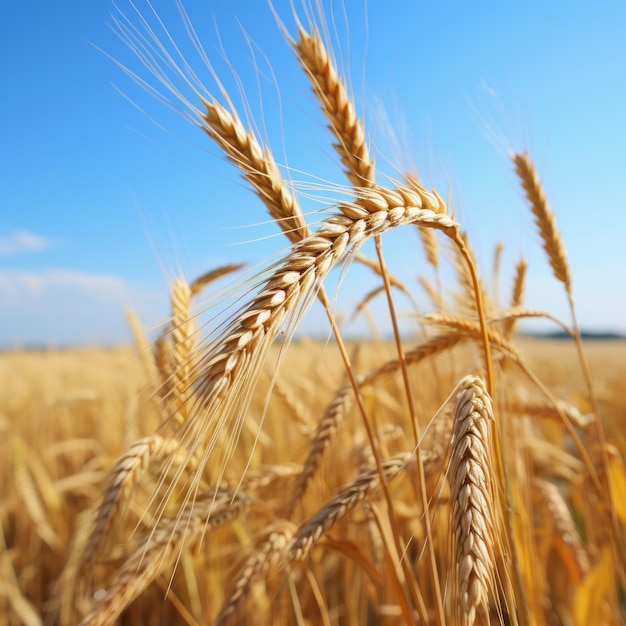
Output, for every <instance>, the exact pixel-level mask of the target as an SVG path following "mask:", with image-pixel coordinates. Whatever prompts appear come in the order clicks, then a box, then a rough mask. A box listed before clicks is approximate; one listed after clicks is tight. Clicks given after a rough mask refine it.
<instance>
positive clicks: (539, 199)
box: [511, 152, 572, 294]
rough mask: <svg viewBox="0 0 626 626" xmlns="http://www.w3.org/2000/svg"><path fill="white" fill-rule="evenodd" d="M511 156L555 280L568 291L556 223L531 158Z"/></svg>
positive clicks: (568, 279) (569, 283) (568, 280)
mask: <svg viewBox="0 0 626 626" xmlns="http://www.w3.org/2000/svg"><path fill="white" fill-rule="evenodd" d="M511 158H512V159H513V163H514V164H515V171H516V172H517V175H518V177H519V179H520V182H521V183H522V187H523V188H524V191H525V192H526V197H527V198H528V202H529V203H530V209H531V211H532V212H533V215H534V216H535V223H536V224H537V227H538V228H539V233H540V234H541V239H542V240H543V249H544V250H545V251H546V254H547V255H548V259H549V260H550V265H551V266H552V270H553V271H554V275H555V277H556V278H557V280H560V281H561V282H562V283H563V284H564V285H565V289H566V291H567V293H568V294H571V291H572V277H571V275H570V271H569V265H568V263H567V255H566V254H565V246H564V245H563V241H562V240H561V234H560V233H559V230H558V228H557V225H556V217H555V216H554V213H553V212H552V209H551V208H550V206H549V205H548V201H547V200H546V196H545V194H544V191H543V187H542V186H541V181H540V180H539V176H538V175H537V172H536V171H535V166H534V164H533V162H532V159H531V158H530V156H529V155H528V153H527V152H523V153H522V154H512V155H511Z"/></svg>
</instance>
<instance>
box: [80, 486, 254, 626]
mask: <svg viewBox="0 0 626 626" xmlns="http://www.w3.org/2000/svg"><path fill="white" fill-rule="evenodd" d="M249 503H250V498H249V497H248V496H247V495H246V494H244V493H243V492H241V491H240V492H239V493H237V494H235V493H234V492H233V491H231V490H230V489H225V488H220V489H217V490H209V491H207V492H206V493H204V494H200V495H198V496H197V497H196V499H195V502H193V503H191V504H190V505H188V506H187V507H186V508H185V509H184V510H183V511H182V512H180V513H179V515H178V516H177V517H176V518H175V519H169V518H166V517H161V518H160V519H159V521H158V522H157V524H156V527H155V528H153V529H150V530H149V531H148V532H147V534H146V535H145V536H144V537H143V538H142V539H141V540H140V541H139V542H138V545H137V546H136V547H135V549H134V550H133V552H132V554H131V555H130V556H129V557H128V559H126V561H125V562H124V564H123V565H122V566H121V567H120V568H119V569H118V570H117V572H116V574H115V577H114V579H113V581H112V582H111V584H110V585H109V586H108V588H107V589H106V591H105V592H104V594H103V595H102V597H101V598H99V599H98V601H97V602H96V605H95V607H94V608H93V609H92V611H91V612H90V613H89V615H87V616H86V617H85V618H84V619H83V621H82V622H81V623H80V626H88V625H89V626H105V625H107V624H112V623H113V622H114V621H115V620H116V619H117V617H118V616H119V615H120V613H121V612H122V611H123V610H124V608H125V607H126V606H128V604H129V603H130V602H132V600H134V599H135V598H136V597H137V596H138V595H139V594H140V593H141V592H142V591H143V590H144V589H145V588H146V587H147V585H148V584H149V583H150V582H152V581H153V580H154V579H155V578H156V577H157V576H158V575H159V574H160V573H161V572H163V571H164V570H166V569H167V568H168V567H170V566H171V565H173V564H174V563H175V562H176V559H177V558H178V556H179V554H180V552H181V550H183V549H184V548H188V549H189V548H193V546H194V545H197V544H198V543H199V542H200V541H201V540H202V539H203V537H204V536H205V534H206V532H207V529H214V528H217V527H218V526H221V525H223V524H224V523H226V522H227V521H229V520H230V519H232V518H234V517H236V516H238V515H239V514H240V513H241V511H242V510H243V509H244V508H245V507H246V506H247V505H248V504H249Z"/></svg>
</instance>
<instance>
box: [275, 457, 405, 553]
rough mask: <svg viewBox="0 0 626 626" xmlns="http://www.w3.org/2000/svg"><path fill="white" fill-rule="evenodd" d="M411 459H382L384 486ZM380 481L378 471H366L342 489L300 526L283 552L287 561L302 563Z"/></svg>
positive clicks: (375, 469)
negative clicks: (312, 549) (314, 547)
mask: <svg viewBox="0 0 626 626" xmlns="http://www.w3.org/2000/svg"><path fill="white" fill-rule="evenodd" d="M414 459H415V457H414V455H413V454H412V453H408V454H406V453H405V454H400V455H397V456H395V457H392V458H389V459H384V460H383V461H382V463H381V464H382V468H383V475H384V477H385V480H386V482H389V481H390V480H392V479H393V478H395V477H396V476H397V475H398V474H399V473H400V472H401V471H402V469H403V468H404V467H405V466H406V465H407V464H409V463H411V462H412V461H414ZM380 481H381V475H380V473H379V472H378V469H377V468H369V469H366V470H365V471H363V472H362V473H361V474H360V475H359V476H357V478H355V479H354V480H353V481H352V482H350V483H348V484H347V485H346V486H345V487H343V488H342V489H341V490H340V491H339V493H338V494H337V495H336V496H334V497H333V498H331V499H330V500H329V501H328V502H327V503H326V504H325V505H324V506H323V507H322V508H321V509H319V510H318V511H317V513H315V514H314V515H312V516H311V517H309V518H308V519H307V520H305V521H304V522H303V523H302V524H301V525H300V527H299V528H298V531H297V533H296V534H295V536H294V538H293V541H292V542H291V544H290V546H289V549H288V551H287V561H288V562H291V563H294V562H297V561H302V560H303V559H305V558H306V557H307V555H308V554H309V552H310V551H311V548H312V547H313V546H314V545H315V544H316V543H317V542H318V541H319V540H320V538H321V537H322V535H324V533H326V532H328V531H329V530H330V529H331V528H332V527H333V526H335V524H337V523H338V522H339V521H341V520H342V519H343V518H344V517H345V516H346V515H347V514H348V513H349V512H350V511H351V510H352V509H353V508H354V507H355V506H356V505H357V504H358V503H359V502H362V501H363V500H365V498H367V497H369V496H370V495H371V493H372V492H373V491H374V490H375V489H376V488H377V487H378V486H379V485H380Z"/></svg>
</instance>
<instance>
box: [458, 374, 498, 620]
mask: <svg viewBox="0 0 626 626" xmlns="http://www.w3.org/2000/svg"><path fill="white" fill-rule="evenodd" d="M457 389H458V391H457V393H456V407H455V416H454V426H453V432H452V450H451V453H450V471H449V475H448V481H449V483H450V502H451V515H452V528H453V545H454V554H455V563H456V588H457V589H458V601H459V605H458V606H459V609H460V616H461V623H462V624H464V625H467V626H471V625H472V624H474V623H475V621H476V617H477V612H478V611H483V612H484V613H485V614H486V615H488V608H489V607H488V594H489V590H490V589H492V588H493V581H494V575H495V559H494V540H495V534H496V525H495V519H494V511H495V510H496V502H495V500H494V496H495V494H494V487H493V481H492V468H491V456H492V455H491V451H490V430H491V422H492V421H493V419H494V418H493V408H492V404H491V398H490V397H489V395H488V393H487V390H486V388H485V384H484V383H483V381H482V379H481V378H478V377H476V376H467V377H465V378H464V379H463V380H462V381H461V382H460V383H459V385H458V388H457Z"/></svg>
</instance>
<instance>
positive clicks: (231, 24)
mask: <svg viewBox="0 0 626 626" xmlns="http://www.w3.org/2000/svg"><path fill="white" fill-rule="evenodd" d="M274 4H275V7H276V9H277V11H278V12H279V13H280V14H281V15H282V16H284V19H285V21H286V23H287V25H288V26H291V25H292V21H291V18H290V9H289V3H288V2H286V1H284V0H281V1H278V0H277V1H276V2H275V3H274ZM345 4H346V12H347V13H348V14H349V21H350V25H349V37H346V33H347V32H348V29H347V28H346V22H345V17H344V13H343V8H342V7H341V3H339V2H334V3H333V5H334V14H335V17H336V20H335V23H336V35H337V37H338V38H339V39H340V40H341V42H342V53H341V56H340V57H339V60H340V63H341V64H342V65H343V66H344V67H346V68H348V67H349V68H350V82H351V85H352V88H353V91H354V93H355V97H356V101H357V108H358V110H359V111H361V112H363V113H364V117H365V120H366V127H367V132H368V134H369V136H370V137H371V140H372V150H373V151H374V152H375V153H376V158H377V164H378V165H379V166H380V171H381V173H383V174H384V173H387V174H393V173H394V167H396V166H397V167H402V166H403V165H404V164H414V165H415V166H417V168H418V169H419V171H420V174H421V175H422V177H423V179H424V180H425V181H426V182H427V183H428V184H432V185H435V186H436V187H437V188H438V189H439V190H440V191H441V192H442V193H444V194H447V192H448V184H450V185H451V189H452V195H453V199H454V205H455V209H456V213H457V217H458V218H459V220H460V221H461V223H462V224H463V226H464V228H465V229H466V230H467V231H468V232H469V234H470V237H471V241H472V245H473V248H474V250H475V251H476V253H477V256H478V257H479V262H480V265H481V268H482V270H483V273H484V274H486V275H487V276H489V275H490V272H491V259H492V255H493V249H494V246H495V244H496V243H497V242H499V241H500V242H503V243H504V245H505V251H504V256H503V266H502V280H501V282H502V284H501V289H500V291H501V293H502V295H503V296H507V295H508V289H509V284H510V276H511V274H512V268H513V266H514V264H515V262H516V261H517V259H518V257H519V255H520V254H522V253H523V254H524V256H525V258H526V259H527V260H528V262H529V264H530V272H529V277H528V295H527V304H528V306H533V307H537V308H543V309H547V310H549V311H551V312H553V313H555V314H556V315H558V316H560V317H562V318H563V319H564V320H566V321H569V315H568V313H567V308H566V304H565V298H564V296H563V294H562V290H561V288H560V285H559V284H558V283H557V282H556V281H555V280H554V278H553V277H552V274H551V272H550V270H549V266H548V264H547V262H546V260H545V258H544V256H543V252H542V250H541V246H540V243H539V241H538V236H537V234H536V232H535V228H534V225H533V223H532V219H531V216H530V214H529V212H528V211H527V209H526V207H525V205H524V203H523V200H522V195H521V192H520V189H519V185H518V183H517V181H516V179H515V177H514V175H513V172H512V168H511V166H510V163H509V162H508V160H507V158H506V149H507V148H515V149H524V148H528V149H529V150H530V152H531V154H532V155H533V157H534V159H535V162H536V164H537V166H538V169H539V171H540V173H541V176H542V179H543V181H544V185H545V188H546V191H547V193H548V197H549V199H550V203H551V205H552V207H553V208H554V210H555V212H556V213H557V215H558V221H559V226H560V228H561V231H562V234H563V238H564V241H565V244H566V247H567V249H568V254H569V258H570V262H571V266H572V270H573V276H574V293H575V297H576V301H577V306H578V314H579V318H580V322H581V325H582V326H583V327H585V328H590V329H614V330H619V331H626V321H625V319H626V318H625V316H624V310H626V289H625V285H626V252H625V246H624V239H625V236H626V210H625V208H626V207H625V201H624V197H623V194H622V184H623V181H624V179H625V178H624V177H625V172H626V150H625V146H626V115H625V113H624V112H625V111H626V71H625V68H626V38H625V37H624V33H625V32H626V4H624V3H621V2H597V3H589V2H540V1H534V0H533V1H531V2H526V3H509V2H495V1H490V2H471V3H469V2H421V1H419V0H418V1H415V0H413V1H409V0H406V1H396V2H382V1H374V0H371V1H370V2H369V3H368V4H366V3H365V2H362V1H361V0H357V1H355V2H351V1H349V0H346V2H345ZM154 5H155V7H156V9H157V10H158V12H159V14H160V16H161V17H162V19H163V21H164V22H165V23H166V24H167V26H168V28H169V29H170V31H171V32H172V34H173V36H174V38H175V39H176V41H177V42H179V43H180V45H181V46H182V47H183V48H184V49H185V54H186V56H187V58H188V60H189V61H190V63H191V65H192V66H193V67H194V68H195V69H196V70H197V71H198V72H199V73H201V75H202V79H203V81H204V82H205V85H206V87H207V89H208V90H209V91H211V92H213V93H215V94H217V95H219V92H218V91H217V88H216V85H215V82H213V81H212V79H211V77H210V75H209V73H208V72H207V71H206V69H205V68H203V66H202V62H201V61H200V59H199V58H198V57H197V55H195V54H194V53H193V50H191V49H190V47H189V45H188V42H187V38H186V35H185V32H184V29H183V27H182V26H181V20H180V17H179V15H178V11H177V9H176V6H175V2H173V1H170V0H167V1H164V0H158V1H156V0H155V2H154ZM185 5H186V7H187V10H188V12H189V14H190V16H191V19H192V20H193V23H194V25H195V26H196V28H197V30H198V32H199V34H200V36H201V37H202V41H203V44H204V47H205V49H206V51H207V54H208V55H209V57H210V59H211V61H212V63H213V64H214V67H215V70H216V71H217V73H218V74H219V75H220V77H222V78H223V80H224V82H225V84H226V85H227V87H228V88H229V91H231V93H232V94H233V99H234V100H235V103H236V104H237V106H241V99H239V98H238V97H237V96H238V87H237V81H236V80H235V79H234V78H233V71H232V70H233V69H234V70H235V71H236V73H237V75H238V77H239V79H240V81H241V84H243V85H244V87H245V90H246V95H247V104H248V106H249V108H250V109H251V110H252V113H253V115H254V120H255V123H256V125H257V128H258V131H259V134H260V135H261V136H262V137H263V138H264V139H266V140H267V141H268V142H269V143H270V144H271V146H272V149H273V151H274V153H275V156H276V160H277V161H278V162H280V163H283V164H284V163H286V164H288V166H289V167H290V168H291V170H290V171H291V177H292V178H293V179H294V181H296V182H307V181H308V182H311V181H313V180H316V179H318V178H319V179H322V180H324V181H328V182H330V183H339V184H343V183H344V182H345V180H344V178H343V177H342V174H341V172H340V170H339V168H338V167H337V165H336V159H335V157H334V155H333V153H332V150H331V149H330V138H329V134H328V132H327V131H326V130H325V129H324V122H323V119H322V118H321V116H320V115H319V113H318V111H317V107H316V104H315V102H314V101H313V99H312V97H311V95H310V91H309V88H308V85H307V83H306V80H305V79H304V78H303V76H302V74H301V72H300V70H299V67H298V65H297V63H296V62H295V60H294V58H293V55H291V53H290V51H289V48H288V45H287V44H286V42H285V41H284V38H283V36H282V35H281V33H280V32H279V29H278V28H277V26H276V23H275V20H274V17H273V16H272V13H271V11H270V9H269V8H268V5H267V4H266V3H265V2H263V1H262V0H259V1H258V2H257V1H252V0H248V1H247V2H244V1H242V0H238V1H237V0H236V1H231V2H225V1H223V0H220V1H211V0H202V1H200V0H187V1H186V2H185ZM119 6H120V8H121V9H122V10H123V11H124V12H125V13H127V14H128V15H129V16H131V15H132V14H133V11H132V8H130V4H129V2H128V0H119ZM140 6H145V5H140ZM111 11H114V8H113V5H112V3H111V2H109V0H89V1H88V2H87V1H85V2H80V1H78V0H75V1H71V2H70V1H68V0H56V1H55V2H50V1H49V0H28V1H24V2H18V1H17V0H6V1H5V2H3V3H2V4H1V5H0V64H1V65H0V71H1V84H2V94H3V96H2V100H1V102H2V104H1V105H0V106H1V109H2V115H1V116H0V133H1V135H0V345H1V346H6V345H15V344H32V343H37V344H42V343H58V344H63V343H68V342H70V343H81V342H111V341H123V340H126V339H127V338H128V332H127V330H126V327H125V322H124V318H123V311H124V308H125V307H132V308H133V309H135V311H136V312H137V313H138V314H139V316H140V318H141V319H142V321H143V322H144V323H145V324H146V325H150V324H153V323H156V322H158V321H159V320H162V319H163V318H165V317H166V316H167V284H168V280H169V279H170V278H171V277H172V276H174V275H176V274H177V273H178V272H179V271H182V272H184V273H185V275H186V276H187V277H188V278H189V279H193V278H194V277H195V276H197V275H198V274H201V273H203V272H204V271H206V270H208V269H211V268H213V267H216V266H218V265H221V264H223V263H226V262H232V261H246V262H248V263H250V264H252V265H254V264H256V263H259V262H261V261H263V260H264V259H266V258H267V257H268V256H269V255H272V254H274V253H276V252H278V251H279V250H281V249H283V247H284V246H285V243H286V240H285V239H284V238H282V237H281V236H279V235H277V234H276V233H277V229H276V228H275V227H274V226H273V225H270V224H266V223H264V222H265V221H266V214H265V211H264V208H263V207H262V206H261V204H260V203H259V201H258V200H257V199H256V197H255V196H254V194H253V193H251V192H250V191H249V190H248V189H247V188H246V186H245V184H243V183H242V182H241V180H240V179H239V176H238V173H237V171H236V170H235V169H234V168H233V167H232V166H230V165H229V164H227V163H225V162H224V161H223V159H222V158H221V156H220V153H219V151H218V149H217V148H216V147H215V146H213V145H211V144H210V142H209V141H208V140H207V139H206V138H205V137H204V136H203V134H202V133H201V132H200V131H199V130H197V129H196V128H194V127H192V126H191V125H190V124H189V123H188V122H186V121H185V120H184V119H182V117H181V116H180V115H179V114H178V113H176V112H175V111H172V110H170V109H168V108H167V107H165V106H163V105H162V104H160V103H159V102H158V101H157V100H155V99H154V98H153V97H152V96H150V95H149V94H147V93H145V92H144V91H143V90H141V89H139V88H138V87H137V85H136V84H135V83H133V82H132V81H131V80H130V79H129V78H128V77H127V76H126V75H125V74H124V73H123V72H122V70H121V69H120V68H119V67H118V66H117V65H116V64H115V63H114V62H112V61H111V59H110V58H107V56H106V55H105V54H103V53H102V52H101V51H99V50H98V49H96V48H95V47H94V46H93V45H92V44H95V46H98V47H99V48H101V49H103V50H104V51H106V52H107V53H108V54H109V55H110V56H111V57H113V58H115V59H117V60H118V61H119V62H120V63H123V64H127V65H129V66H130V67H131V68H132V69H133V70H135V71H137V72H138V74H139V75H140V76H141V77H142V78H144V79H149V78H150V74H149V72H148V71H147V70H145V69H144V68H142V67H141V65H140V64H138V62H137V61H136V59H135V58H134V57H133V55H132V54H131V52H130V51H129V50H128V49H127V48H126V47H125V45H124V44H123V43H122V42H121V41H120V40H119V39H118V38H117V37H116V36H115V34H114V33H113V32H112V30H111V29H110V28H109V26H108V25H107V24H111V22H112V20H111V17H110V12H111ZM329 14H330V12H329ZM366 16H367V19H366ZM132 19H133V20H135V21H136V20H137V17H136V16H135V17H133V18H132ZM250 42H252V43H250ZM223 51H225V55H226V57H227V59H228V61H226V60H225V57H224V53H223ZM276 83H277V84H278V85H279V88H277V87H276ZM114 85H115V86H117V87H118V88H119V90H121V91H122V92H123V93H124V94H126V96H127V98H125V97H123V96H122V95H120V93H119V91H118V90H116V88H115V87H114ZM129 99H130V100H132V101H133V102H135V103H136V105H137V106H138V107H139V108H140V109H142V110H143V112H140V111H139V110H138V108H136V107H134V106H133V105H132V104H131V103H130V102H129ZM155 121H156V122H157V123H158V124H160V125H161V126H162V128H160V127H159V126H157V125H156V124H155V123H154V122H155ZM163 128H164V129H165V130H163ZM390 129H393V132H391V131H390ZM394 135H395V137H394ZM314 177H315V178H314ZM305 186H306V185H301V187H305ZM320 194H321V196H323V195H324V192H320ZM314 195H315V193H312V192H309V191H307V192H306V193H305V196H306V197H304V198H303V204H304V206H305V208H307V209H309V210H311V209H315V208H318V207H319V206H320V205H319V200H318V201H317V202H316V200H315V199H314V198H311V197H310V196H314ZM318 195H319V194H318ZM386 242H387V245H386V249H387V255H388V262H389V264H390V265H391V267H392V270H394V271H395V272H396V273H398V274H400V275H401V276H402V277H403V278H404V279H405V281H406V282H407V283H409V284H410V285H415V286H416V288H415V292H416V294H418V304H421V305H422V308H426V307H427V300H426V298H425V296H422V294H421V292H420V291H419V288H418V287H417V283H416V282H415V279H416V276H417V275H418V274H419V273H422V272H423V273H426V274H428V269H427V267H426V264H425V262H424V257H423V254H422V252H421V250H420V248H419V245H418V243H417V238H416V237H415V236H414V233H412V232H410V233H409V232H403V233H396V234H394V235H392V236H390V237H389V238H387V239H386ZM353 269H354V270H355V271H353V272H351V273H350V274H349V275H348V278H347V279H346V280H345V281H344V284H343V285H342V288H341V290H340V291H339V295H338V300H337V307H338V309H339V310H340V311H344V312H347V313H350V311H351V305H352V303H353V302H354V298H357V297H358V294H363V293H364V292H365V291H367V290H368V289H369V287H370V286H371V285H372V284H373V283H372V281H371V279H370V276H369V274H368V273H367V272H366V271H362V270H358V269H357V268H353ZM331 289H332V287H331ZM305 323H306V325H307V326H306V327H307V329H308V330H310V331H312V332H326V331H325V327H324V326H323V318H322V317H321V316H320V315H319V314H316V313H315V312H313V314H312V315H311V316H310V317H309V319H308V320H307V321H306V322H305Z"/></svg>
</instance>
